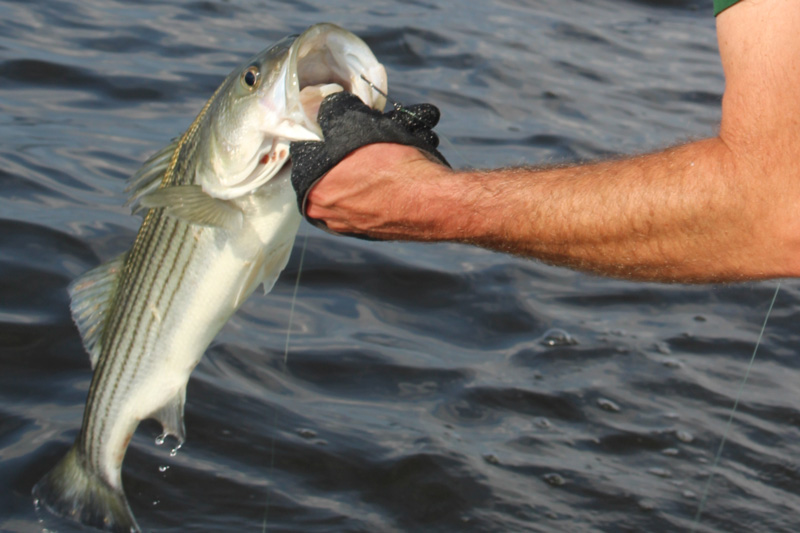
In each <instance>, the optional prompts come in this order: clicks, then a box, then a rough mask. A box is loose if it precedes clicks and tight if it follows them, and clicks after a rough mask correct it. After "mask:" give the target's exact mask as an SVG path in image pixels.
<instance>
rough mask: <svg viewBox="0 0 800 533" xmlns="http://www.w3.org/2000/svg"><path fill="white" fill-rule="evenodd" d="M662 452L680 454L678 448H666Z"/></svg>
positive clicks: (673, 454) (670, 454) (672, 454)
mask: <svg viewBox="0 0 800 533" xmlns="http://www.w3.org/2000/svg"><path fill="white" fill-rule="evenodd" d="M661 453H663V454H664V455H669V456H672V457H674V456H676V455H678V448H665V449H663V450H661Z"/></svg>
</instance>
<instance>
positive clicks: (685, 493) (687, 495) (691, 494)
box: [683, 489, 697, 498]
mask: <svg viewBox="0 0 800 533" xmlns="http://www.w3.org/2000/svg"><path fill="white" fill-rule="evenodd" d="M683 497H684V498H697V493H696V492H694V491H693V490H688V489H687V490H685V491H683Z"/></svg>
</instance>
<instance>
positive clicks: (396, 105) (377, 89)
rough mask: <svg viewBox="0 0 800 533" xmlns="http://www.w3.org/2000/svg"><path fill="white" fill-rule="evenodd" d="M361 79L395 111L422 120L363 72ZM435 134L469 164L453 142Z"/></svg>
mask: <svg viewBox="0 0 800 533" xmlns="http://www.w3.org/2000/svg"><path fill="white" fill-rule="evenodd" d="M361 79H362V80H364V81H365V82H367V84H368V85H369V86H370V87H371V88H372V90H373V91H375V92H376V93H378V94H379V95H381V96H383V97H384V98H386V101H387V102H389V103H390V104H392V107H394V108H395V109H396V110H397V111H402V112H403V113H405V114H407V115H409V116H412V117H414V118H415V119H417V120H419V121H420V123H422V122H423V120H422V118H421V117H419V116H417V115H416V114H415V113H414V112H413V111H411V110H410V109H408V108H407V107H406V106H404V105H403V104H401V103H400V102H398V101H397V100H394V99H392V97H390V96H389V95H388V94H387V93H386V92H385V91H383V90H381V89H380V87H378V86H377V85H375V84H374V83H372V82H371V81H370V80H369V79H368V78H367V77H366V76H364V74H363V73H362V74H361ZM436 136H437V137H438V138H439V140H440V141H442V142H443V143H444V144H445V145H447V147H448V149H449V150H452V151H453V152H454V153H455V154H456V155H457V156H458V157H459V158H460V159H461V161H462V162H463V163H464V164H465V166H469V165H467V164H466V162H467V158H466V157H464V154H462V153H461V151H459V150H458V149H457V148H456V147H455V146H454V145H453V143H451V142H450V139H448V138H447V137H445V136H443V135H441V134H439V133H437V134H436Z"/></svg>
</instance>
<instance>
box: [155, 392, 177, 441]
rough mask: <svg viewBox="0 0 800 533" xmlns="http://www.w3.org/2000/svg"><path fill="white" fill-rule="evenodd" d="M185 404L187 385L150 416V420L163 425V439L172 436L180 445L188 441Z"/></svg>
mask: <svg viewBox="0 0 800 533" xmlns="http://www.w3.org/2000/svg"><path fill="white" fill-rule="evenodd" d="M185 403H186V385H184V386H183V387H181V388H180V390H179V391H178V394H176V395H175V396H173V397H172V398H171V399H170V400H169V401H168V402H167V403H166V404H164V405H163V406H162V407H161V408H160V409H157V410H156V411H154V412H153V414H152V415H150V418H154V419H156V420H158V421H159V422H160V423H161V428H162V430H163V435H162V437H164V436H166V435H172V436H173V437H175V438H176V439H178V443H179V444H183V442H184V441H185V440H186V427H185V425H184V423H183V407H184V405H185Z"/></svg>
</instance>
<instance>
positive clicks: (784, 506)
mask: <svg viewBox="0 0 800 533" xmlns="http://www.w3.org/2000/svg"><path fill="white" fill-rule="evenodd" d="M465 6H466V4H463V3H458V2H403V3H400V2H389V1H378V2H369V3H363V2H350V1H337V2H300V3H298V2H278V1H270V2H261V3H256V4H248V3H238V2H219V1H208V2H194V1H186V2H178V3H173V4H170V5H164V4H162V3H137V4H135V5H129V4H127V3H123V2H113V1H112V2H106V1H104V2H97V1H89V2H81V3H74V2H63V1H59V0H45V1H42V2H35V3H27V2H15V1H11V0H6V1H3V2H0V50H2V54H1V55H0V110H2V112H0V136H2V142H0V226H2V231H0V294H1V295H2V296H0V356H1V357H2V359H0V364H1V365H2V371H0V479H2V480H3V481H2V484H3V488H4V489H5V490H3V491H2V492H3V494H5V497H3V498H2V499H0V510H1V511H2V512H0V517H2V518H0V529H2V530H4V531H30V530H35V529H36V528H37V527H38V524H37V518H43V519H44V520H45V522H44V523H43V526H45V527H48V528H50V529H53V528H56V529H58V530H59V531H71V530H77V529H76V528H75V527H74V526H72V525H71V524H64V523H61V522H60V521H58V520H56V519H54V518H52V517H49V516H41V517H37V515H36V514H35V513H34V510H33V505H32V501H31V498H30V489H31V486H32V485H33V483H34V482H35V480H37V479H38V478H39V477H40V476H41V475H42V474H43V473H44V472H45V471H46V470H48V469H49V468H50V467H51V466H52V465H53V463H54V462H55V460H56V459H57V458H58V457H59V456H60V455H61V454H63V453H64V451H65V449H66V447H67V446H68V445H69V443H70V442H71V441H72V440H73V439H74V437H75V435H76V433H77V431H78V428H79V425H80V419H81V413H82V410H83V401H84V399H85V396H86V391H87V387H88V383H89V379H90V370H89V363H88V357H87V356H86V355H85V353H84V351H83V347H82V345H81V342H80V339H79V338H78V335H77V331H76V329H75V327H74V326H73V325H72V323H71V320H70V318H69V314H68V298H67V294H66V286H67V284H68V283H69V282H70V281H71V280H72V279H74V278H75V277H76V276H78V275H79V274H80V273H82V272H84V271H85V270H88V269H89V268H91V267H93V266H95V265H97V264H98V263H99V262H101V261H103V260H107V259H109V258H111V257H113V256H115V255H116V254H118V253H120V252H122V251H124V250H125V249H126V248H127V247H128V246H129V244H130V242H131V239H132V236H133V234H134V232H135V230H136V228H137V227H138V224H139V219H138V218H135V217H131V216H130V215H129V214H128V211H127V209H126V208H125V207H124V205H123V204H124V202H125V194H124V192H123V189H124V186H125V182H124V180H125V178H126V177H127V176H129V175H130V174H131V173H133V172H134V171H135V169H136V168H137V166H138V165H139V164H141V162H142V161H144V159H145V158H146V157H147V156H148V155H149V154H151V153H153V152H154V151H155V150H157V149H158V148H160V147H161V146H163V145H164V144H165V143H166V142H168V141H169V139H170V138H171V137H172V136H174V135H175V134H177V133H179V132H181V131H182V130H183V129H184V128H185V127H186V126H187V125H188V124H189V123H190V122H191V120H192V118H193V116H194V115H195V114H196V113H197V111H198V110H199V108H200V106H201V105H202V104H203V102H205V100H206V99H207V98H208V97H209V95H210V94H211V92H213V90H214V89H215V88H216V87H217V85H218V84H219V82H220V81H221V80H222V79H223V77H224V76H225V75H226V74H227V72H228V71H229V70H230V68H232V66H233V65H235V64H237V63H238V62H240V61H241V60H242V58H244V57H249V56H250V55H252V53H254V52H256V51H258V50H261V49H263V48H264V47H265V46H267V45H268V44H270V43H272V42H274V41H276V40H277V39H278V38H280V37H282V36H284V35H286V34H289V33H296V32H298V31H301V30H302V29H304V28H305V27H307V26H309V25H310V24H313V23H316V22H320V21H330V22H335V23H338V24H341V25H343V26H345V27H346V28H348V29H350V30H352V31H354V32H356V33H358V34H359V35H361V36H362V37H363V38H364V39H365V40H366V41H367V42H368V43H369V44H370V46H371V47H372V48H373V50H374V51H375V53H376V55H377V56H378V58H379V59H380V60H381V61H382V62H384V63H385V64H386V66H387V68H388V70H389V75H390V92H391V95H392V97H393V98H394V99H397V100H400V101H403V102H408V103H412V102H418V101H431V102H434V103H436V104H437V105H439V106H440V107H441V109H442V112H443V119H442V122H441V126H440V133H441V135H442V137H443V138H444V142H443V151H444V153H445V154H446V156H447V157H448V158H449V159H450V160H451V161H452V162H453V163H454V164H456V165H458V166H477V167H480V166H493V165H508V164H533V163H541V162H558V161H564V160H569V161H574V160H581V159H590V158H595V157H600V156H604V155H609V154H620V153H631V152H642V151H646V150H652V149H656V148H658V147H661V146H665V145H668V144H672V143H674V142H676V141H679V140H681V139H685V138H690V137H693V138H696V137H700V136H703V135H709V134H712V133H713V132H714V129H715V127H716V124H717V121H718V118H719V100H720V95H721V91H722V87H723V79H722V74H721V69H720V66H719V59H718V57H717V53H716V42H715V36H714V23H713V19H712V18H711V14H710V6H705V5H704V4H702V3H698V2H693V1H686V2H667V1H661V2H658V1H632V0H630V1H629V0H592V1H589V2H580V3H574V2H573V3H564V2H556V1H553V0H544V1H542V2H536V3H534V2H521V1H512V0H506V1H502V2H492V3H481V4H475V3H473V4H470V5H469V8H466V7H465ZM301 231H302V232H304V233H307V234H308V235H309V239H308V248H307V252H306V257H305V262H304V267H303V272H302V278H301V284H300V288H299V291H298V299H297V302H296V305H295V311H294V317H293V319H292V323H291V326H290V325H289V309H290V307H291V305H292V293H293V290H294V280H295V279H296V275H297V268H298V256H299V253H297V252H299V250H296V251H295V252H296V253H295V254H294V256H293V258H292V260H291V262H290V264H289V267H288V268H287V271H286V272H285V274H284V275H283V276H282V278H281V279H280V280H279V282H278V284H277V286H276V288H275V290H274V291H273V292H272V293H271V294H270V295H268V296H263V295H258V294H257V295H256V296H254V297H253V298H252V299H251V300H250V301H249V302H248V303H247V304H246V305H245V307H244V308H243V309H242V310H241V312H240V313H238V314H237V315H236V316H235V317H234V318H233V319H232V320H231V322H230V323H229V324H228V325H227V326H226V328H225V329H224V330H223V332H222V333H221V334H220V336H219V337H218V338H217V340H216V341H215V343H214V344H213V345H212V346H211V348H210V349H209V351H208V353H207V354H206V357H205V358H204V359H203V361H202V362H201V364H200V366H199V367H198V369H197V371H196V372H195V374H194V375H193V377H192V380H191V381H190V384H189V390H188V403H187V407H186V425H187V433H188V435H187V436H188V440H187V442H186V444H185V446H183V448H182V449H181V450H180V452H179V453H177V454H176V455H175V456H174V457H170V450H171V449H172V448H173V447H174V446H173V443H172V442H168V443H167V444H168V445H165V446H162V447H157V446H155V445H154V444H153V442H154V439H156V437H157V436H158V435H159V434H160V431H161V430H160V427H158V424H155V423H150V422H147V423H144V424H143V425H142V426H141V427H140V429H139V431H138V432H137V435H136V437H135V438H134V441H133V444H132V446H131V448H130V450H129V453H128V456H127V457H126V462H125V469H124V476H125V485H126V489H127V492H128V495H129V498H130V500H131V505H132V507H133V509H134V511H135V512H136V514H137V517H138V519H139V521H140V523H141V524H142V525H143V526H144V527H145V528H147V529H153V530H170V529H171V530H180V531H233V530H239V529H242V530H244V529H246V530H257V529H259V528H261V527H262V524H266V527H267V529H269V530H274V531H453V530H466V531H561V530H563V531H667V530H669V531H672V530H687V529H689V528H690V527H691V525H692V520H693V517H694V514H695V512H696V510H697V506H698V502H699V499H700V495H701V492H702V488H703V484H704V483H705V481H706V480H707V478H708V475H709V470H710V463H711V461H712V459H713V454H714V452H715V450H716V447H717V446H718V444H719V441H720V438H721V435H722V433H723V431H724V429H725V424H726V422H727V417H728V414H729V411H730V408H731V405H732V403H733V399H734V396H735V394H736V390H737V388H738V383H739V381H740V380H741V378H742V376H743V375H744V372H745V368H746V364H747V361H748V359H749V356H750V354H751V352H752V349H753V344H754V341H755V339H756V337H757V333H758V329H759V327H760V325H761V322H762V320H763V318H764V313H765V312H766V308H767V305H768V303H769V300H770V298H771V296H772V292H773V290H774V284H772V283H763V284H749V285H735V286H727V287H687V286H659V285H649V284H638V285H637V284H629V283H623V282H618V281H613V280H604V279H598V278H592V277H588V276H584V275H580V274H576V273H572V272H568V271H565V270H559V269H554V268H550V267H547V266H543V265H540V264H537V263H534V262H530V261H525V260H521V259H518V258H513V257H509V256H505V255H500V254H493V253H488V252H485V251H481V250H477V249H472V248H468V247H464V246H456V245H430V246H422V245H412V244H398V243H368V242H361V241H356V240H352V239H342V238H336V237H332V236H330V235H327V234H323V233H321V232H319V231H317V230H315V229H313V228H311V227H309V226H304V227H303V228H302V229H301ZM298 242H302V239H300V240H298ZM799 298H800V295H798V288H797V287H796V286H795V284H793V283H788V284H785V285H784V289H783V290H782V292H781V293H780V295H779V297H778V300H777V303H776V307H775V310H774V312H773V316H772V318H771V319H770V323H769V326H768V329H767V334H766V337H765V341H764V344H763V345H762V347H761V349H760V351H759V354H758V357H757V360H756V364H755V366H754V368H753V370H752V372H751V375H750V379H749V382H748V384H747V386H746V387H745V389H744V392H743V396H742V402H741V405H740V410H739V414H738V416H737V418H736V421H735V422H734V424H733V426H732V430H731V434H730V439H729V441H728V443H727V445H726V447H725V450H724V453H723V456H722V460H721V464H720V466H719V469H718V470H717V472H716V474H715V476H714V479H713V483H712V484H711V486H710V492H709V499H708V503H707V507H706V510H705V511H704V514H703V517H702V521H701V523H700V524H699V527H698V531H750V530H753V529H758V530H769V531H792V530H796V529H797V528H798V527H800V520H798V519H797V518H796V517H797V516H798V511H800V503H798V502H800V499H798V498H797V491H798V489H797V487H798V486H800V484H799V483H798V481H800V479H799V478H798V474H797V468H796V465H795V462H794V458H795V457H796V456H797V454H798V444H797V443H798V442H799V441H800V440H799V439H798V432H797V429H796V426H797V424H796V422H797V420H798V417H799V416H800V415H799V414H798V411H797V408H796V407H795V404H796V403H797V402H796V398H797V392H798V387H797V385H796V384H797V383H800V379H798V378H799V377H800V376H798V365H799V364H798V362H797V358H796V346H797V345H798V338H797V335H796V334H795V333H794V331H795V327H794V326H795V324H796V323H797V314H798V305H797V304H798V301H800V300H799ZM289 327H291V347H290V352H289V355H288V359H287V360H286V361H284V345H285V340H286V333H287V328H289Z"/></svg>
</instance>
